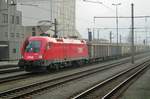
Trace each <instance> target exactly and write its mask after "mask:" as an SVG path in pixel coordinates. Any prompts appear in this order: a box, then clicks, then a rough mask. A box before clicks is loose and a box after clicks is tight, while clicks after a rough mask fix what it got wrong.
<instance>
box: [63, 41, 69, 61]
mask: <svg viewBox="0 0 150 99" xmlns="http://www.w3.org/2000/svg"><path fill="white" fill-rule="evenodd" d="M63 50H64V51H63V52H64V60H67V58H68V57H67V45H66V44H65V43H64V44H63Z"/></svg>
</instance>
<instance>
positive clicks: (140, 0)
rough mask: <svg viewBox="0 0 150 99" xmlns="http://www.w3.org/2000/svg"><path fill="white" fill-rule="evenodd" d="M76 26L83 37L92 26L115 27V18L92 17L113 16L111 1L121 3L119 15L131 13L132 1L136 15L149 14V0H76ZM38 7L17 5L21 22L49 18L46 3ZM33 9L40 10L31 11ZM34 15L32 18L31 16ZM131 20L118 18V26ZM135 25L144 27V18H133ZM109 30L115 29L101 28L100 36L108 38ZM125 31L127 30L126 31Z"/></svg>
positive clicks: (127, 24) (127, 25) (129, 23)
mask: <svg viewBox="0 0 150 99" xmlns="http://www.w3.org/2000/svg"><path fill="white" fill-rule="evenodd" d="M38 1H39V0H38ZM76 1H77V5H76V26H77V30H78V31H79V32H80V33H81V35H82V36H83V37H87V28H92V27H100V28H105V27H115V26H116V24H115V22H116V21H115V19H97V20H96V22H95V24H94V23H93V17H94V16H115V15H116V13H115V12H116V10H115V6H113V5H112V3H121V5H120V6H118V14H119V16H130V15H131V3H132V2H133V3H134V5H135V15H136V16H138V15H140V16H148V15H150V10H149V9H150V5H149V4H150V1H149V0H91V1H100V2H103V4H104V5H102V4H95V3H89V2H83V1H82V0H76ZM33 2H34V3H35V4H38V3H39V2H36V0H34V1H33ZM40 7H41V8H42V9H41V8H37V7H28V6H19V5H18V8H19V9H21V10H23V11H24V12H23V17H24V18H23V22H24V24H25V25H30V24H31V25H32V24H34V25H35V24H36V22H37V20H40V19H41V20H42V19H49V16H50V12H49V11H46V9H49V4H48V3H44V2H43V3H40ZM34 11H37V12H40V14H38V13H33V12H34ZM33 17H34V18H33ZM149 22H150V21H149V19H147V23H146V24H147V25H149ZM130 25H131V22H130V20H129V19H119V27H130ZM135 26H136V27H144V26H145V19H135ZM109 31H113V32H114V36H116V35H115V30H106V31H104V30H101V32H104V33H105V34H104V33H101V36H106V38H108V36H109ZM119 32H121V33H122V35H123V36H126V35H128V33H127V34H125V33H123V31H121V30H120V31H119ZM126 32H129V30H128V31H126Z"/></svg>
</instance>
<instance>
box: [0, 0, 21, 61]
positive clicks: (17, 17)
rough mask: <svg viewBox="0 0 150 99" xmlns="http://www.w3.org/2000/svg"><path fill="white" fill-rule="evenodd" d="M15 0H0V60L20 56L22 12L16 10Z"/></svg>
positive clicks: (15, 58) (14, 58) (13, 58)
mask: <svg viewBox="0 0 150 99" xmlns="http://www.w3.org/2000/svg"><path fill="white" fill-rule="evenodd" d="M15 3H16V2H15V0H13V2H12V1H11V0H0V60H17V59H19V58H20V54H19V53H20V52H19V47H20V44H21V41H22V39H23V38H24V33H22V29H23V27H22V13H21V12H20V11H17V10H16V6H15Z"/></svg>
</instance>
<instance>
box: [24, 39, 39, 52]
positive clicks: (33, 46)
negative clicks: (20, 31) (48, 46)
mask: <svg viewBox="0 0 150 99" xmlns="http://www.w3.org/2000/svg"><path fill="white" fill-rule="evenodd" d="M40 47H41V42H40V41H30V42H29V44H28V45H27V47H26V50H25V51H26V52H34V53H38V52H40Z"/></svg>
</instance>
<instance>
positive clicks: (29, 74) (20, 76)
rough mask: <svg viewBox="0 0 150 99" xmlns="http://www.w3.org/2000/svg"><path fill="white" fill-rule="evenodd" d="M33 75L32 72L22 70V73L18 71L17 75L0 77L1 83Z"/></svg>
mask: <svg viewBox="0 0 150 99" xmlns="http://www.w3.org/2000/svg"><path fill="white" fill-rule="evenodd" d="M31 76H32V75H31V73H26V72H20V73H18V74H16V75H12V76H7V77H2V78H0V84H3V83H6V82H10V81H14V80H21V79H25V78H28V77H31Z"/></svg>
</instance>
